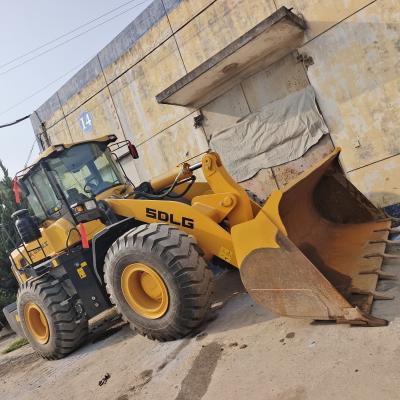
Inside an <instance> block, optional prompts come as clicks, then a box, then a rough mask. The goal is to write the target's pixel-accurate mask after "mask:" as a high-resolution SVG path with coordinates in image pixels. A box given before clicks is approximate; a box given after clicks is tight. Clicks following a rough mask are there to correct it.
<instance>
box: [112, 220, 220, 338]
mask: <svg viewBox="0 0 400 400" xmlns="http://www.w3.org/2000/svg"><path fill="white" fill-rule="evenodd" d="M132 263H143V264H145V265H147V266H149V267H151V268H152V269H153V270H154V271H155V272H157V274H158V275H159V276H160V277H161V279H162V280H163V282H164V284H165V286H166V288H167V290H168V296H169V305H168V309H167V311H166V313H165V314H164V315H162V316H161V317H159V318H157V319H149V318H146V317H143V316H141V315H140V314H138V313H137V312H135V311H134V309H133V308H132V307H131V306H130V305H129V304H128V303H127V301H126V299H125V297H124V295H123V292H122V287H121V275H122V272H123V270H124V269H125V267H127V266H128V265H130V264H132ZM104 273H105V282H106V288H107V291H108V293H109V295H110V298H111V301H112V302H113V303H114V304H115V305H116V306H117V309H118V311H119V312H120V313H121V314H122V317H123V319H124V320H125V321H127V322H129V324H130V326H131V328H132V329H134V330H137V331H138V332H139V333H140V334H142V335H144V336H147V337H148V338H150V339H153V340H155V339H156V340H159V341H167V340H175V339H179V338H182V337H184V336H186V335H187V334H188V333H190V332H191V331H193V330H194V329H195V328H196V327H198V326H199V325H200V324H201V323H202V322H203V320H204V317H205V315H206V312H207V311H208V309H209V306H210V298H211V284H212V281H211V277H212V273H211V271H210V270H209V269H208V268H207V265H206V263H205V261H204V259H203V258H202V256H201V250H200V248H199V247H198V246H197V244H196V242H195V241H194V239H193V238H192V237H190V236H188V235H187V234H186V233H184V232H182V231H180V230H179V229H177V228H175V227H172V226H170V225H166V224H156V223H154V224H149V225H141V226H139V227H137V228H134V229H132V230H131V231H129V232H128V233H126V234H125V235H123V236H122V237H120V238H119V239H118V240H117V241H115V242H114V243H113V245H112V246H111V247H110V249H109V250H108V252H107V255H106V259H105V267H104Z"/></svg>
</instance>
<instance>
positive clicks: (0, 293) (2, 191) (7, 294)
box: [0, 160, 20, 322]
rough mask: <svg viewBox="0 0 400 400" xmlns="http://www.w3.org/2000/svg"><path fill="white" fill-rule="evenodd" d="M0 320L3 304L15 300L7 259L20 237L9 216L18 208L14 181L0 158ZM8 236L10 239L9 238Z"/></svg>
mask: <svg viewBox="0 0 400 400" xmlns="http://www.w3.org/2000/svg"><path fill="white" fill-rule="evenodd" d="M0 174H1V175H2V179H1V181H0V224H1V225H0V320H1V321H2V322H4V321H5V318H4V315H3V313H2V312H1V310H2V309H3V307H4V306H6V305H7V304H9V303H12V302H13V301H15V297H16V293H17V289H18V284H17V281H16V280H15V278H14V275H13V273H12V271H11V265H10V260H9V254H10V251H11V250H12V249H13V247H14V245H13V243H19V242H20V239H19V237H18V234H17V232H16V230H15V229H14V223H13V220H12V218H11V215H12V213H13V212H15V211H17V210H18V209H19V206H18V205H17V204H16V202H15V195H14V190H13V187H14V182H13V179H12V178H11V177H10V175H9V173H8V170H7V168H6V167H5V166H4V164H3V163H2V162H1V160H0ZM10 237H11V239H12V240H10Z"/></svg>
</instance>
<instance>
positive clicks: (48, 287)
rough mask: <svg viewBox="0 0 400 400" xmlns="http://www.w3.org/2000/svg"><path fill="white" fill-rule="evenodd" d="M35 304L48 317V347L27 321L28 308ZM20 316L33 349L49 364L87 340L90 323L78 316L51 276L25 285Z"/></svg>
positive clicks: (18, 298) (66, 295)
mask: <svg viewBox="0 0 400 400" xmlns="http://www.w3.org/2000/svg"><path fill="white" fill-rule="evenodd" d="M27 303H34V304H35V305H37V306H39V307H40V309H41V310H42V311H43V313H44V314H45V317H46V319H47V322H48V327H49V339H48V341H47V343H44V344H42V343H39V342H38V341H37V340H36V339H35V337H34V336H33V335H32V333H31V332H30V330H29V329H28V327H27V323H26V321H25V313H24V310H25V306H26V304H27ZM17 306H18V315H19V318H20V321H21V326H22V329H23V331H24V334H25V336H26V338H27V339H28V340H29V343H30V344H31V346H32V347H33V348H34V349H35V350H36V351H37V352H38V353H39V354H40V355H41V356H42V357H43V358H46V359H48V360H56V359H60V358H63V357H65V356H66V355H68V354H69V353H71V352H73V351H74V350H75V349H77V348H78V347H79V346H80V345H81V344H82V343H83V342H84V341H85V340H86V338H87V335H88V321H87V318H86V317H83V316H82V315H79V314H78V312H77V310H76V308H75V306H74V305H73V304H72V303H71V299H70V297H69V296H68V294H67V293H66V291H65V290H64V288H63V287H62V285H61V284H60V282H59V281H58V280H56V279H54V278H52V277H50V276H48V275H44V276H42V277H40V278H37V279H31V280H28V281H27V282H25V283H23V284H22V285H21V287H20V289H19V291H18V297H17Z"/></svg>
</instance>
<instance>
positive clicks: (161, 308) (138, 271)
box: [121, 263, 169, 319]
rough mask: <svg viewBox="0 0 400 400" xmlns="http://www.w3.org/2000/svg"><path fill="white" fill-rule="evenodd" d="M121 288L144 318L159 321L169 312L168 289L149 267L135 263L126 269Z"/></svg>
mask: <svg viewBox="0 0 400 400" xmlns="http://www.w3.org/2000/svg"><path fill="white" fill-rule="evenodd" d="M121 287H122V293H123V294H124V297H125V300H126V301H127V303H128V304H129V305H130V306H131V307H132V309H133V310H134V311H135V312H136V313H138V314H139V315H141V316H142V317H145V318H148V319H157V318H160V317H162V316H163V315H164V314H165V313H166V312H167V309H168V303H169V296H168V290H167V287H166V286H165V283H164V281H163V280H162V278H161V276H160V275H159V274H158V273H157V272H156V271H154V269H152V268H150V267H148V266H147V265H145V264H142V263H135V264H129V265H128V266H127V267H125V269H124V271H123V272H122V275H121Z"/></svg>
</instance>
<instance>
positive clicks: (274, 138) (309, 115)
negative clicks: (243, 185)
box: [210, 86, 329, 182]
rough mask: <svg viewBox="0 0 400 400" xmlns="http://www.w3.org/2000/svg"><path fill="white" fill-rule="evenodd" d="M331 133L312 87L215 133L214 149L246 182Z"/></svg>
mask: <svg viewBox="0 0 400 400" xmlns="http://www.w3.org/2000/svg"><path fill="white" fill-rule="evenodd" d="M328 132H329V131H328V127H327V126H326V124H325V122H324V120H323V118H322V115H321V114H320V113H319V111H318V108H317V104H316V100H315V93H314V90H313V88H312V87H311V86H308V87H307V88H305V89H303V90H300V91H298V92H295V93H293V94H290V95H289V96H287V97H285V98H284V99H281V100H277V101H274V102H272V103H270V104H268V105H267V106H265V107H264V108H262V109H261V111H259V112H255V113H252V114H249V115H248V116H246V117H245V118H243V119H241V120H239V121H238V122H237V123H236V124H235V125H233V126H231V127H229V128H226V129H224V130H222V131H220V132H217V133H215V134H213V135H212V136H211V138H210V148H211V149H212V150H214V151H216V152H218V153H219V154H220V156H221V158H222V161H223V163H224V166H225V167H226V169H227V170H228V171H229V173H230V174H231V175H232V176H233V177H234V178H235V179H236V180H237V181H238V182H242V181H244V180H246V179H249V178H251V177H253V176H254V175H255V174H256V173H257V172H258V171H259V170H261V169H263V168H269V167H274V166H277V165H280V164H283V163H286V162H288V161H292V160H295V159H297V158H299V157H301V156H302V155H303V154H304V153H305V152H306V151H307V150H308V149H309V148H310V147H311V146H313V145H314V144H316V143H317V142H318V141H319V140H320V139H321V137H322V136H323V135H325V134H327V133H328Z"/></svg>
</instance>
